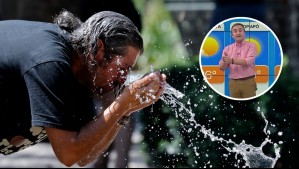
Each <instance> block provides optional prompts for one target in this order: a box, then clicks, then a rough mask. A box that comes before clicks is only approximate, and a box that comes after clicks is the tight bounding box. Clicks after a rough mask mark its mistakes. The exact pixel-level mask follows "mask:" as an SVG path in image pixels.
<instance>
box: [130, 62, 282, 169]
mask: <svg viewBox="0 0 299 169" xmlns="http://www.w3.org/2000/svg"><path fill="white" fill-rule="evenodd" d="M151 71H152V72H153V68H151ZM139 77H140V76H131V77H130V78H131V79H130V81H134V80H136V79H137V78H139ZM183 97H186V96H185V94H183V93H181V92H180V91H178V90H176V89H175V88H173V87H172V86H170V85H169V84H167V85H166V88H165V90H164V92H163V94H162V95H161V97H160V99H161V100H162V101H163V102H164V103H165V104H167V105H168V106H169V107H170V108H171V109H172V110H173V111H174V112H175V115H176V118H181V119H183V120H184V121H185V122H187V123H188V124H191V126H192V128H188V129H186V131H188V132H191V131H192V130H197V131H199V132H201V133H203V134H204V136H205V137H209V138H210V140H211V141H213V142H214V141H217V142H219V143H220V144H221V146H222V147H224V148H225V149H226V150H227V151H228V152H230V153H235V159H236V161H238V158H237V156H238V155H241V157H242V159H243V160H244V161H245V166H243V167H249V168H273V167H274V166H275V164H276V162H277V160H278V159H279V158H280V153H279V152H280V147H279V146H278V144H277V143H273V142H272V141H271V139H270V138H269V134H270V131H267V128H268V120H267V119H266V118H265V116H264V113H263V112H261V116H262V118H263V119H264V121H265V127H264V130H263V132H264V133H265V135H266V138H265V139H264V141H263V142H262V143H261V145H260V146H259V147H255V146H253V145H250V144H246V142H245V140H243V141H242V142H241V143H236V142H234V141H233V140H231V139H229V140H226V139H224V138H222V137H218V136H215V135H214V134H213V133H214V132H213V131H212V130H211V129H207V128H206V127H205V126H203V125H201V124H198V123H197V122H196V120H195V113H193V112H192V110H191V109H188V108H186V106H185V104H184V103H182V102H181V101H180V99H182V98H183ZM183 111H185V112H187V113H188V114H189V117H188V118H186V116H185V115H183V113H182V112H183ZM258 111H260V110H258ZM266 144H272V145H273V147H274V151H275V157H274V158H273V157H269V156H267V155H265V154H264V152H263V147H264V146H265V145H266ZM194 151H195V154H198V153H197V152H196V148H194ZM225 155H226V154H224V156H225Z"/></svg>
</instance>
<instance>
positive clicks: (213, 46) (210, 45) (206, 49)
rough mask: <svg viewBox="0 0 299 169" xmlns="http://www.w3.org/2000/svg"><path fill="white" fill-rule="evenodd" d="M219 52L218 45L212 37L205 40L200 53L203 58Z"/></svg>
mask: <svg viewBox="0 0 299 169" xmlns="http://www.w3.org/2000/svg"><path fill="white" fill-rule="evenodd" d="M218 50H219V43H218V41H217V40H216V39H215V38H214V37H211V36H209V37H207V39H206V40H205V41H204V44H203V47H202V52H203V55H205V56H213V55H215V54H216V53H217V52H218Z"/></svg>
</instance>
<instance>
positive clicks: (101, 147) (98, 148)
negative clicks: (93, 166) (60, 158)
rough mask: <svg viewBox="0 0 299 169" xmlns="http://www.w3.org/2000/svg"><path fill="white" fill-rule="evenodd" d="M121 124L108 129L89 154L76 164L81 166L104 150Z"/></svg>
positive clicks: (91, 160)
mask: <svg viewBox="0 0 299 169" xmlns="http://www.w3.org/2000/svg"><path fill="white" fill-rule="evenodd" d="M121 127H122V126H120V125H117V124H115V125H114V126H113V128H112V129H111V130H110V131H109V133H108V134H107V136H106V137H104V139H103V140H101V141H100V142H99V143H98V144H97V145H96V146H95V147H94V148H93V149H92V150H91V152H90V153H89V154H87V155H86V156H85V157H84V158H82V159H81V160H80V161H79V162H78V163H77V164H78V165H79V166H81V167H83V166H85V165H87V164H89V163H91V162H93V161H94V160H95V159H96V158H97V157H98V156H99V155H100V154H101V153H102V152H104V151H105V150H106V149H107V148H108V147H109V146H110V145H111V143H112V142H113V140H114V139H115V137H116V135H117V134H118V132H119V130H120V129H121Z"/></svg>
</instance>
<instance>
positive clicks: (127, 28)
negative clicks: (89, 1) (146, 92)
mask: <svg viewBox="0 0 299 169" xmlns="http://www.w3.org/2000/svg"><path fill="white" fill-rule="evenodd" d="M54 23H56V24H57V25H58V26H60V27H61V28H62V29H64V30H66V31H67V32H69V33H70V43H71V45H72V46H73V48H74V50H75V52H76V53H78V55H79V56H85V57H88V56H89V55H93V56H94V55H95V54H96V53H97V51H98V43H97V42H98V40H99V39H101V40H102V41H103V43H104V47H105V56H104V57H105V59H106V60H108V61H109V60H111V59H112V57H113V56H115V55H119V56H123V55H125V54H126V49H127V47H128V46H129V45H130V46H133V47H135V48H137V49H139V50H140V51H141V53H142V52H143V39H142V37H141V35H140V32H139V31H138V29H137V28H136V26H135V25H134V23H133V22H132V21H131V20H130V19H129V18H128V17H126V16H124V15H122V14H119V13H116V12H112V11H102V12H98V13H96V14H94V15H92V16H91V17H90V18H89V19H87V20H86V21H85V22H81V20H80V19H79V18H78V17H76V16H74V15H73V14H72V13H70V12H68V11H66V10H63V11H62V12H61V13H60V14H59V15H57V16H56V17H55V18H54Z"/></svg>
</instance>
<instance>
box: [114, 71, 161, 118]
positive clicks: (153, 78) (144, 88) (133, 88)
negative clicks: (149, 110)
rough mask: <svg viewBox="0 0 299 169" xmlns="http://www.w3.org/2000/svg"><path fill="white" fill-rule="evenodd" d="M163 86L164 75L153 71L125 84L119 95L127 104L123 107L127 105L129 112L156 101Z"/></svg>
mask: <svg viewBox="0 0 299 169" xmlns="http://www.w3.org/2000/svg"><path fill="white" fill-rule="evenodd" d="M165 86H166V75H164V74H160V73H159V72H154V73H150V74H148V75H145V76H144V77H142V78H141V79H139V80H136V81H135V82H133V83H131V84H129V85H128V86H126V88H125V90H124V92H123V93H122V94H121V95H120V96H119V97H124V98H123V99H125V100H126V102H125V104H127V105H126V106H125V107H128V109H129V111H128V112H129V113H131V112H133V111H137V110H139V109H142V108H145V107H147V106H149V105H151V104H153V103H154V102H156V101H157V100H158V99H159V98H160V96H161V94H162V93H163V91H164V87H165Z"/></svg>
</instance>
